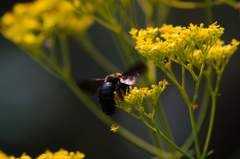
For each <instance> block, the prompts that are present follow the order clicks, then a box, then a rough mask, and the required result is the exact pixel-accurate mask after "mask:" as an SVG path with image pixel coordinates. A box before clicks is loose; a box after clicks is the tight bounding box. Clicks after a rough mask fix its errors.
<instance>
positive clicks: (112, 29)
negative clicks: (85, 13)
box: [89, 15, 120, 33]
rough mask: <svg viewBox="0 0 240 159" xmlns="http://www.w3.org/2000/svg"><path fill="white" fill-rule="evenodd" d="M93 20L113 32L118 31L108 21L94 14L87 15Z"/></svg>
mask: <svg viewBox="0 0 240 159" xmlns="http://www.w3.org/2000/svg"><path fill="white" fill-rule="evenodd" d="M89 16H90V17H91V18H92V19H93V20H95V21H96V22H98V23H99V24H101V25H102V26H104V27H105V28H107V29H109V30H111V31H113V32H115V33H118V32H119V30H120V29H119V28H118V27H116V26H113V25H111V24H109V23H108V22H106V21H104V20H102V19H101V18H99V17H97V16H94V15H89Z"/></svg>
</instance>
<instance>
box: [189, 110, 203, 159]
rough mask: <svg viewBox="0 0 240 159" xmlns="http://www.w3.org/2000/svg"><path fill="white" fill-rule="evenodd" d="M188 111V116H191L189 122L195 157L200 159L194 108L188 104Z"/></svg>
mask: <svg viewBox="0 0 240 159" xmlns="http://www.w3.org/2000/svg"><path fill="white" fill-rule="evenodd" d="M189 112H190V118H191V123H192V129H193V136H194V141H195V148H196V151H197V157H198V159H200V158H201V149H200V144H199V139H198V130H197V126H196V121H195V115H194V109H193V107H192V106H189Z"/></svg>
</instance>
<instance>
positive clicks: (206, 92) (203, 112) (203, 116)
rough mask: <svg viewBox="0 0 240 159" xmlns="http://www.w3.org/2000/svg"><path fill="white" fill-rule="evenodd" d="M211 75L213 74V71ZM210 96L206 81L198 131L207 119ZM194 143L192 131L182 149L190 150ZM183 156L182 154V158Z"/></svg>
mask: <svg viewBox="0 0 240 159" xmlns="http://www.w3.org/2000/svg"><path fill="white" fill-rule="evenodd" d="M211 76H212V73H211ZM210 81H211V80H210ZM210 96H211V94H210V91H209V89H208V83H207V82H206V83H205V86H204V91H203V99H202V104H201V106H200V107H199V108H200V112H199V115H198V120H197V129H198V133H199V132H200V131H201V129H202V127H203V123H204V121H205V119H206V115H207V110H208V105H209V100H210ZM193 143H194V137H193V133H191V134H190V135H189V137H188V139H187V140H186V141H185V143H184V144H183V146H182V147H181V149H182V150H185V151H188V150H189V149H190V147H191V146H192V145H193ZM181 157H182V156H180V158H181Z"/></svg>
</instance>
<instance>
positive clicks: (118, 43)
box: [111, 32, 132, 66]
mask: <svg viewBox="0 0 240 159" xmlns="http://www.w3.org/2000/svg"><path fill="white" fill-rule="evenodd" d="M111 35H112V37H113V40H114V42H115V45H116V46H117V49H118V52H119V54H120V56H121V58H122V61H123V63H124V65H125V66H130V65H131V64H132V59H131V57H130V55H129V54H128V51H127V49H126V47H125V45H124V44H123V42H122V40H121V39H120V38H119V36H117V34H116V33H113V32H112V34H111Z"/></svg>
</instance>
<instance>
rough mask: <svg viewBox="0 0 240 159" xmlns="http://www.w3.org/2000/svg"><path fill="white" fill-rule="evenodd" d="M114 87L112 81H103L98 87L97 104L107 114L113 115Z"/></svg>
mask: <svg viewBox="0 0 240 159" xmlns="http://www.w3.org/2000/svg"><path fill="white" fill-rule="evenodd" d="M114 91H115V87H114V86H113V83H112V82H106V83H103V85H102V86H101V87H100V89H99V104H100V106H101V109H102V111H103V112H104V113H106V114H107V115H113V114H114V110H115V109H116V108H115V106H114V105H115V101H114V94H113V92H114Z"/></svg>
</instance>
